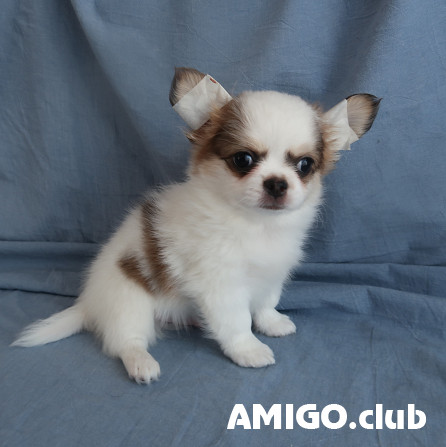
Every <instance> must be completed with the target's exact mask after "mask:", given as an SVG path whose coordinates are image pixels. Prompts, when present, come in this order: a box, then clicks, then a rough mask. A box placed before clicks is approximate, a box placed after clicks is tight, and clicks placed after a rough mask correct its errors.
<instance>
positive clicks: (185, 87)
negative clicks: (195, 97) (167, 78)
mask: <svg viewBox="0 0 446 447" xmlns="http://www.w3.org/2000/svg"><path fill="white" fill-rule="evenodd" d="M205 76H206V75H205V74H204V73H202V72H201V71H198V70H195V68H188V67H176V68H175V75H174V77H173V79H172V84H171V86H170V93H169V101H170V104H171V105H172V107H173V106H174V105H175V104H176V103H177V102H178V101H179V100H180V99H181V98H182V97H183V96H184V95H185V94H186V93H188V92H189V91H191V90H192V89H193V88H194V87H195V86H196V85H197V84H198V83H199V82H200V81H201V80H202V79H203V78H204V77H205Z"/></svg>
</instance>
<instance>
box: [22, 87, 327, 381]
mask: <svg viewBox="0 0 446 447" xmlns="http://www.w3.org/2000/svg"><path fill="white" fill-rule="evenodd" d="M241 102H242V105H243V110H244V113H245V129H244V133H245V135H246V137H247V138H249V139H250V140H254V141H256V142H258V144H259V145H261V146H262V149H263V150H266V151H267V155H266V157H265V159H264V160H263V161H262V162H261V163H260V164H259V166H258V167H257V168H256V170H255V171H254V172H253V173H252V175H248V176H246V177H245V178H242V179H240V178H237V177H236V176H235V175H233V173H231V172H230V171H229V169H228V167H227V165H226V164H225V162H223V161H221V160H214V161H211V162H204V163H203V165H200V166H193V169H191V170H190V172H191V174H190V176H189V179H188V180H187V181H186V182H185V183H183V184H176V185H172V186H169V187H167V188H165V189H164V190H162V191H161V192H159V193H156V194H155V195H154V196H153V197H154V200H155V201H156V203H157V207H158V210H159V213H158V215H157V219H156V226H155V232H156V234H157V237H158V238H159V239H160V240H161V241H163V243H164V251H163V260H164V261H165V263H166V264H167V265H168V266H169V274H170V276H171V277H172V280H173V282H174V283H175V287H176V289H175V290H176V293H169V294H166V295H165V296H160V295H159V294H157V296H153V295H152V294H151V293H149V292H148V291H147V290H146V289H145V288H143V287H141V286H140V285H139V284H138V283H137V282H136V281H134V280H133V279H131V278H129V277H128V276H126V275H125V274H124V272H123V271H122V270H121V268H120V267H119V260H120V259H122V258H123V257H124V256H126V255H128V254H132V255H133V256H136V257H137V258H138V259H139V260H140V265H141V266H143V268H144V272H145V274H146V276H147V277H150V273H151V272H150V267H149V262H148V260H147V259H146V258H145V254H144V250H143V246H144V237H143V223H142V222H143V217H142V208H141V207H137V208H135V209H134V210H133V211H132V212H131V213H130V214H129V215H128V217H127V218H126V219H125V221H124V223H123V224H122V225H121V227H120V228H119V229H118V230H117V232H116V233H115V234H114V235H113V236H112V238H111V239H110V241H109V242H108V243H107V244H106V245H105V246H104V247H103V249H102V250H101V252H100V253H99V255H98V257H97V259H96V260H95V261H94V263H93V264H92V266H91V268H90V271H89V275H88V279H87V281H86V284H85V287H84V289H83V292H82V293H81V295H80V296H79V298H78V299H77V301H76V303H75V305H74V306H73V307H72V308H70V309H68V310H65V311H63V312H61V313H59V314H56V315H54V316H52V317H50V318H49V319H47V320H44V321H43V322H38V323H36V324H34V325H32V326H31V327H30V328H29V329H27V330H25V332H24V333H22V335H21V336H20V338H19V339H18V340H17V341H16V342H15V343H14V344H15V345H20V346H33V345H37V344H43V343H48V342H52V341H55V340H58V339H60V338H63V337H66V336H69V335H71V334H72V333H75V332H77V331H79V330H81V329H87V330H91V331H94V332H95V333H96V334H97V336H98V337H99V338H100V339H101V340H102V343H103V348H104V351H105V352H106V353H107V354H109V355H111V356H117V357H120V358H121V359H122V361H123V363H124V365H125V367H126V369H127V371H128V374H129V375H130V377H132V378H133V379H135V380H136V381H137V382H138V383H147V382H150V381H151V380H155V379H157V378H158V376H159V374H160V368H159V365H158V363H157V362H156V360H155V359H153V357H152V356H151V355H150V354H149V353H148V352H147V347H148V346H149V345H150V344H152V343H154V341H155V338H156V321H157V320H158V321H160V322H161V324H164V323H166V322H169V321H170V322H174V323H175V324H177V325H181V324H185V323H186V322H187V321H190V320H191V319H199V320H200V321H201V322H202V324H203V325H204V327H205V329H206V331H207V332H208V333H209V335H210V336H212V337H213V338H214V339H215V340H217V342H218V343H219V345H220V346H221V349H222V350H223V352H224V353H225V354H226V355H227V356H228V357H230V358H231V359H232V360H233V361H234V362H235V363H237V364H238V365H241V366H250V367H262V366H266V365H270V364H273V363H274V355H273V352H272V351H271V349H270V348H269V347H268V346H267V345H265V344H264V343H262V342H260V341H259V340H258V339H257V338H256V337H255V335H254V334H253V333H252V330H251V328H252V326H253V327H254V328H255V329H256V330H258V331H259V332H261V333H263V334H266V335H268V336H283V335H287V334H292V333H294V332H295V330H296V328H295V326H294V324H293V323H292V322H291V320H290V319H289V318H288V317H286V316H284V315H282V314H280V313H279V312H277V311H276V310H275V306H276V305H277V304H278V302H279V298H280V294H281V290H282V285H283V282H284V281H285V280H286V278H287V276H288V274H289V272H290V269H291V268H292V267H293V266H295V265H296V264H297V263H298V262H299V261H300V260H301V258H302V245H303V242H304V239H305V236H306V233H307V231H308V229H309V227H310V225H311V223H312V221H313V219H314V216H315V214H316V211H317V206H318V204H319V202H320V199H321V193H322V186H321V175H320V174H318V173H317V174H315V175H314V176H313V178H312V179H311V180H310V181H309V182H308V183H307V184H305V183H304V182H302V181H301V179H300V178H299V177H298V175H296V172H295V170H294V169H293V168H292V167H290V166H289V164H287V163H286V162H285V158H286V152H287V151H288V150H290V148H294V149H296V148H297V149H296V150H298V148H299V147H303V148H305V147H308V146H311V145H314V144H315V138H316V131H315V122H316V119H317V117H316V113H315V111H314V110H313V109H312V108H311V107H310V106H309V105H308V104H307V103H305V102H304V101H303V100H301V99H300V98H297V97H292V96H289V95H283V94H279V93H274V92H262V93H258V92H257V93H255V92H254V93H253V92H250V93H245V94H243V95H242V96H241ZM192 172H194V174H192ZM271 176H281V177H283V178H285V179H286V180H287V182H288V184H289V188H288V191H287V195H286V199H285V201H284V206H283V209H281V210H266V209H263V208H262V207H261V203H262V201H263V200H264V196H265V191H264V189H263V186H262V185H263V181H264V180H265V179H267V178H268V177H271Z"/></svg>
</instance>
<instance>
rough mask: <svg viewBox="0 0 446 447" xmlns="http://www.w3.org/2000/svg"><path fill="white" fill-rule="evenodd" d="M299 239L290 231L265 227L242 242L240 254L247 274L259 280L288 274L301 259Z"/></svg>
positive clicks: (268, 279)
mask: <svg viewBox="0 0 446 447" xmlns="http://www.w3.org/2000/svg"><path fill="white" fill-rule="evenodd" d="M300 245H301V244H300V243H299V239H298V238H296V234H293V233H292V232H289V231H277V230H275V229H272V230H271V229H264V230H261V231H258V232H257V233H254V234H253V235H251V237H250V238H249V239H247V240H245V241H244V242H243V243H242V244H241V247H240V248H241V251H240V256H241V258H242V259H243V264H242V265H244V266H245V268H246V272H247V274H248V275H249V276H250V277H252V278H253V279H258V280H259V281H263V280H266V281H271V280H274V279H275V278H280V277H283V276H284V275H286V274H287V273H288V271H289V269H290V268H291V267H292V266H294V265H295V264H297V263H298V262H299V261H300V257H301V250H300Z"/></svg>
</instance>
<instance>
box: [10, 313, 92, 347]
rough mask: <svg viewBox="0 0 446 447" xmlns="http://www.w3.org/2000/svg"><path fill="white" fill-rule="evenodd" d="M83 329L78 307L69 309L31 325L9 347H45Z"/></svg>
mask: <svg viewBox="0 0 446 447" xmlns="http://www.w3.org/2000/svg"><path fill="white" fill-rule="evenodd" d="M83 327H84V316H83V313H82V311H81V309H80V308H79V306H73V307H69V308H68V309H65V310H63V311H62V312H59V313H57V314H54V315H52V316H51V317H49V318H47V319H46V320H39V321H36V322H35V323H33V324H31V325H30V326H28V327H27V328H25V330H24V331H23V332H22V333H21V334H20V336H19V338H18V339H17V340H16V341H15V342H14V343H12V345H11V346H24V347H30V346H37V345H45V344H46V343H51V342H53V341H57V340H60V339H62V338H65V337H69V336H70V335H73V334H76V333H77V332H80V331H81V330H82V329H83Z"/></svg>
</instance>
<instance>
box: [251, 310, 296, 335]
mask: <svg viewBox="0 0 446 447" xmlns="http://www.w3.org/2000/svg"><path fill="white" fill-rule="evenodd" d="M254 326H255V328H256V329H257V330H258V331H259V332H261V333H262V334H265V335H268V336H269V337H283V336H284V335H290V334H294V333H295V332H296V326H295V325H294V323H293V322H292V321H291V320H290V318H289V317H288V316H287V315H283V314H281V313H279V312H277V310H275V309H267V310H264V311H262V312H259V313H258V314H257V315H254Z"/></svg>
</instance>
